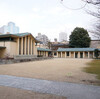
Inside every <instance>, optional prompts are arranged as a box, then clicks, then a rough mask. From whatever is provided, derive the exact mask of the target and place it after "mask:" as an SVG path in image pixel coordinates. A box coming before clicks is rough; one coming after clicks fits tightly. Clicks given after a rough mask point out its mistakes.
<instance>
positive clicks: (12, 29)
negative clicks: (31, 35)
mask: <svg viewBox="0 0 100 99" xmlns="http://www.w3.org/2000/svg"><path fill="white" fill-rule="evenodd" d="M0 33H3V34H6V33H11V34H15V33H19V27H17V26H16V25H15V23H13V22H9V23H8V25H4V26H2V27H1V28H0Z"/></svg>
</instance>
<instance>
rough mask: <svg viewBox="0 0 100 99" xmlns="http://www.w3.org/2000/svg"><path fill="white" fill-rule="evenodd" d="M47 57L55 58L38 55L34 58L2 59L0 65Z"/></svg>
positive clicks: (45, 58)
mask: <svg viewBox="0 0 100 99" xmlns="http://www.w3.org/2000/svg"><path fill="white" fill-rule="evenodd" d="M47 59H53V58H52V57H37V58H32V59H0V65H1V64H13V63H21V62H29V61H39V60H47Z"/></svg>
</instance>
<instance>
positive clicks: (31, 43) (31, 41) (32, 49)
mask: <svg viewBox="0 0 100 99" xmlns="http://www.w3.org/2000/svg"><path fill="white" fill-rule="evenodd" d="M32 50H33V48H32V38H31V55H32Z"/></svg>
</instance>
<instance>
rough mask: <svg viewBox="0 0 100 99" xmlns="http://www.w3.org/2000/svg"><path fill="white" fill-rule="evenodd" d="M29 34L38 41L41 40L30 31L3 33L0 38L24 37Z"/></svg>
mask: <svg viewBox="0 0 100 99" xmlns="http://www.w3.org/2000/svg"><path fill="white" fill-rule="evenodd" d="M28 35H31V36H32V37H33V38H34V39H35V41H36V43H39V42H40V41H38V40H37V39H36V38H35V37H34V36H33V35H32V34H31V33H28V32H26V33H16V34H1V35H0V38H4V37H24V36H28Z"/></svg>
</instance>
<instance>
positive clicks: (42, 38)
mask: <svg viewBox="0 0 100 99" xmlns="http://www.w3.org/2000/svg"><path fill="white" fill-rule="evenodd" d="M36 39H37V40H39V41H41V42H42V44H43V45H48V41H49V39H48V37H47V36H46V35H42V34H41V33H38V36H36Z"/></svg>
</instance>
